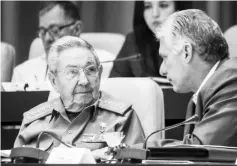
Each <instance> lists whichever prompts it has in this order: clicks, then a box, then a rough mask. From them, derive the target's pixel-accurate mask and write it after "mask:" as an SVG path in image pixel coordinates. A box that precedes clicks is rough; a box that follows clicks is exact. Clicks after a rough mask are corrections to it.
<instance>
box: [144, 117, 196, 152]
mask: <svg viewBox="0 0 237 166" xmlns="http://www.w3.org/2000/svg"><path fill="white" fill-rule="evenodd" d="M197 122H199V118H198V115H196V114H195V115H193V116H191V117H190V118H188V119H187V120H185V121H183V122H180V123H177V124H174V125H172V126H168V127H165V128H163V129H160V130H157V131H154V132H152V133H151V134H150V135H148V136H147V137H146V139H145V142H144V144H143V149H146V148H147V147H146V145H147V140H148V139H149V138H150V137H151V136H152V135H154V134H156V133H159V132H161V131H166V130H170V129H173V128H176V127H179V126H182V125H185V124H196V123H197Z"/></svg>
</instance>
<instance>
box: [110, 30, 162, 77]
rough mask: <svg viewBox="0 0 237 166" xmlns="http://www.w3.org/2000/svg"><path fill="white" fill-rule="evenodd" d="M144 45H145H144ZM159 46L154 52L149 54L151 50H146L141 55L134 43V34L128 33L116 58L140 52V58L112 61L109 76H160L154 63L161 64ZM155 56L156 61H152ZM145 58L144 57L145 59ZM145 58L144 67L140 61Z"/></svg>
mask: <svg viewBox="0 0 237 166" xmlns="http://www.w3.org/2000/svg"><path fill="white" fill-rule="evenodd" d="M144 47H145V46H144ZM158 49H159V47H157V51H156V54H154V55H153V54H152V55H150V54H149V53H150V51H151V50H146V51H147V52H146V53H147V54H146V56H144V55H142V54H141V53H140V52H139V50H138V48H137V45H136V42H135V35H134V33H129V34H128V35H127V36H126V39H125V42H124V44H123V46H122V48H121V50H120V51H119V54H118V56H117V58H116V59H120V58H127V57H129V56H133V55H137V54H140V56H141V57H140V60H138V59H131V60H127V61H117V62H114V66H113V68H112V70H111V73H110V77H148V76H153V77H158V76H159V77H160V76H161V75H160V74H159V70H156V68H155V67H154V65H158V66H160V65H161V62H162V59H161V58H160V57H159V54H158V52H159V50H158ZM149 56H156V57H157V58H158V62H157V63H156V62H154V61H153V59H154V58H152V57H149ZM145 58H146V59H145ZM144 60H146V62H147V64H149V65H147V66H148V67H147V68H146V69H145V68H144V66H143V65H142V63H141V61H144Z"/></svg>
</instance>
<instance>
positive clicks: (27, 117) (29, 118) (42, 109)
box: [23, 102, 53, 124]
mask: <svg viewBox="0 0 237 166" xmlns="http://www.w3.org/2000/svg"><path fill="white" fill-rule="evenodd" d="M52 110H53V107H52V106H51V104H50V103H48V102H45V103H42V104H40V105H37V106H36V107H34V108H32V109H30V110H29V111H27V112H25V113H24V114H23V116H24V123H25V124H28V123H31V122H33V121H35V120H37V119H39V118H42V117H44V116H46V115H49V114H50V113H51V112H52Z"/></svg>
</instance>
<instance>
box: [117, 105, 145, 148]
mask: <svg viewBox="0 0 237 166" xmlns="http://www.w3.org/2000/svg"><path fill="white" fill-rule="evenodd" d="M117 131H123V133H124V135H125V138H124V140H123V142H124V143H126V144H127V145H133V144H137V143H143V142H144V140H145V134H144V131H143V128H142V126H141V122H140V120H139V118H138V116H137V114H136V112H135V111H134V110H133V109H132V108H130V109H129V110H128V111H127V112H126V113H125V115H124V117H123V118H122V120H121V124H120V126H119V127H118V128H117Z"/></svg>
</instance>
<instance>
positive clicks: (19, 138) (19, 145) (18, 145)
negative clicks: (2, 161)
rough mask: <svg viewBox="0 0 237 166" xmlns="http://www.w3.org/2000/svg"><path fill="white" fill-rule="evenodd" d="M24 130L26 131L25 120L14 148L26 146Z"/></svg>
mask: <svg viewBox="0 0 237 166" xmlns="http://www.w3.org/2000/svg"><path fill="white" fill-rule="evenodd" d="M24 130H25V125H24V119H23V122H22V124H21V128H20V130H19V133H18V135H17V137H16V139H15V142H14V146H13V147H14V148H15V147H21V146H23V145H25V141H24V139H23V137H22V135H21V133H22V131H24Z"/></svg>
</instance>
